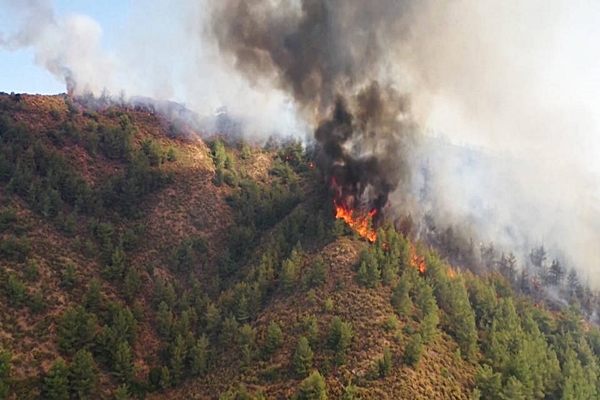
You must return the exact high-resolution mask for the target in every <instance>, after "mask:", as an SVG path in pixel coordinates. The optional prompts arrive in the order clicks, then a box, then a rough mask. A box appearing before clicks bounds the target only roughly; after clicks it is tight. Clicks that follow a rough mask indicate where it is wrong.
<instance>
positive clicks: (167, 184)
mask: <svg viewBox="0 0 600 400" xmlns="http://www.w3.org/2000/svg"><path fill="white" fill-rule="evenodd" d="M88 100H89V99H88ZM83 104H84V103H83V102H78V101H75V100H74V99H72V98H70V97H69V96H66V95H59V96H31V95H7V94H3V95H0V303H1V304H2V305H3V307H2V308H1V310H0V399H49V400H52V399H95V398H102V399H129V398H149V399H162V398H165V399H166V398H197V399H208V398H213V399H222V400H226V399H280V398H292V399H327V398H330V399H347V400H350V399H386V398H389V399H402V398H411V399H431V398H436V399H437V398H439V399H473V400H474V399H557V400H558V399H565V400H566V399H577V400H579V399H597V398H598V397H600V358H599V357H600V330H599V329H598V328H597V326H596V325H595V323H594V322H595V321H596V312H597V309H598V304H599V301H598V299H599V296H598V293H596V292H595V291H593V290H592V289H591V288H589V287H587V286H586V285H583V284H582V283H581V282H580V281H579V278H578V276H577V273H576V272H575V269H572V268H567V267H566V266H564V265H562V263H561V262H559V261H558V260H548V259H547V250H546V249H544V247H543V246H540V247H538V248H535V249H532V251H531V254H530V255H529V257H528V259H527V260H525V261H523V262H520V261H519V260H517V257H516V256H515V255H514V254H512V253H510V252H507V253H502V252H499V251H497V250H495V249H494V245H493V243H489V244H485V245H482V246H480V247H478V248H476V247H475V246H474V245H473V243H474V242H476V238H470V239H471V240H465V239H464V238H463V237H462V236H461V235H460V234H459V233H458V232H457V230H456V229H453V227H443V228H442V227H438V228H434V223H433V222H431V221H430V229H429V230H428V234H427V235H424V236H423V237H419V238H417V237H415V235H414V233H413V232H414V229H413V228H412V226H411V224H413V223H412V222H407V221H403V222H404V223H400V224H398V223H394V224H392V223H388V224H384V225H383V226H381V227H379V228H378V230H377V240H376V241H375V242H373V243H371V242H369V241H366V240H364V239H363V238H361V237H360V236H359V235H357V234H356V233H355V232H353V231H352V229H350V228H349V227H348V226H347V225H346V224H345V223H344V222H343V221H341V220H338V219H336V218H335V213H334V209H333V204H332V200H331V198H330V195H329V191H328V188H327V183H325V182H324V181H323V179H322V178H321V176H320V172H319V171H318V170H317V169H316V168H314V164H313V162H312V159H311V155H310V154H307V153H306V151H305V149H304V148H303V146H302V144H301V143H298V142H296V141H293V140H285V139H282V140H279V139H276V138H272V139H271V140H269V141H268V142H267V143H266V144H265V145H264V146H256V145H252V144H249V143H244V142H243V141H242V140H240V139H239V138H238V137H236V136H232V135H222V134H220V132H211V133H210V135H209V134H206V135H203V136H202V137H203V138H202V139H200V138H199V137H198V136H197V135H195V134H194V132H192V131H191V129H190V128H188V127H186V126H185V125H183V124H178V123H175V121H171V120H169V119H167V118H165V117H163V116H161V115H159V114H158V113H156V112H154V110H151V109H148V108H144V107H128V106H127V105H126V104H117V103H111V102H106V104H101V105H100V106H95V107H89V106H87V107H86V106H84V105H83Z"/></svg>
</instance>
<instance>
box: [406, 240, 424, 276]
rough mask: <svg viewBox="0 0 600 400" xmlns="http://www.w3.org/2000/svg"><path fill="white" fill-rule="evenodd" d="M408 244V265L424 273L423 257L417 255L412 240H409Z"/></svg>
mask: <svg viewBox="0 0 600 400" xmlns="http://www.w3.org/2000/svg"><path fill="white" fill-rule="evenodd" d="M408 246H409V249H410V265H411V266H413V267H414V268H416V269H418V270H419V272H420V273H422V274H424V273H425V271H426V270H427V265H425V257H419V255H418V254H417V250H416V249H415V246H414V245H413V244H412V242H409V244H408Z"/></svg>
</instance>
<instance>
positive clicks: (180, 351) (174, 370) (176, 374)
mask: <svg viewBox="0 0 600 400" xmlns="http://www.w3.org/2000/svg"><path fill="white" fill-rule="evenodd" d="M186 357H187V346H186V344H185V341H184V340H183V337H182V336H181V335H178V336H177V338H176V339H175V343H174V345H173V349H172V351H171V360H170V367H171V368H169V369H170V371H171V378H172V382H173V384H175V385H177V384H179V383H180V382H181V380H182V378H183V372H184V367H185V360H186Z"/></svg>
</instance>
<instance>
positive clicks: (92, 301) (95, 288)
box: [83, 278, 103, 313]
mask: <svg viewBox="0 0 600 400" xmlns="http://www.w3.org/2000/svg"><path fill="white" fill-rule="evenodd" d="M102 301H103V298H102V283H101V282H100V280H98V279H96V278H93V279H92V280H91V281H90V283H89V285H88V290H87V292H85V294H84V295H83V306H84V307H85V309H86V310H87V311H89V312H92V313H97V312H98V311H99V310H100V307H101V306H102Z"/></svg>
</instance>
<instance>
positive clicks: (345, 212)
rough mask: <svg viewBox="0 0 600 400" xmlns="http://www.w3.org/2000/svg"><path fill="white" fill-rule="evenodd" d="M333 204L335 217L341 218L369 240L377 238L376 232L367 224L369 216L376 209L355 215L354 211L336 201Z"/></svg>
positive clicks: (375, 211)
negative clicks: (365, 213) (361, 214)
mask: <svg viewBox="0 0 600 400" xmlns="http://www.w3.org/2000/svg"><path fill="white" fill-rule="evenodd" d="M334 205H335V218H336V219H343V220H344V221H345V222H346V223H347V224H348V225H349V226H350V228H352V229H354V230H355V231H356V232H357V233H358V234H359V235H360V236H362V237H364V238H366V239H367V240H368V241H369V242H374V241H375V240H376V239H377V232H376V231H375V229H373V228H372V227H371V226H370V224H369V222H370V220H371V218H373V217H374V216H375V214H376V213H377V210H371V211H370V212H369V214H368V215H363V216H356V215H355V214H356V213H355V212H354V211H352V210H350V209H348V208H346V207H344V206H343V205H341V204H338V202H337V201H336V202H334Z"/></svg>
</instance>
